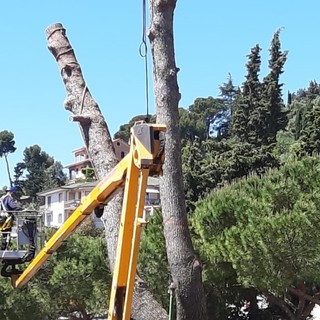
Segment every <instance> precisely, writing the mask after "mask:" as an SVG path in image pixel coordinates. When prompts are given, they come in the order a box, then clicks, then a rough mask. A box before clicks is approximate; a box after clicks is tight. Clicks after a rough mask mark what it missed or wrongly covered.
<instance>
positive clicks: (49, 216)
mask: <svg viewBox="0 0 320 320" xmlns="http://www.w3.org/2000/svg"><path fill="white" fill-rule="evenodd" d="M51 224H52V215H51V214H47V226H48V227H51Z"/></svg>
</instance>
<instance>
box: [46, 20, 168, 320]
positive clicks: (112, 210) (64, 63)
mask: <svg viewBox="0 0 320 320" xmlns="http://www.w3.org/2000/svg"><path fill="white" fill-rule="evenodd" d="M46 36H47V41H48V48H49V50H50V51H51V53H52V54H53V56H54V57H55V59H56V61H57V63H58V66H59V70H60V72H61V76H62V79H63V82H64V85H65V88H66V91H67V98H66V101H65V108H66V109H67V110H69V111H70V112H71V113H72V114H73V116H71V120H72V121H77V122H78V123H79V127H80V131H81V134H82V137H83V140H84V142H85V146H86V147H87V150H88V153H89V155H90V157H91V159H92V164H93V167H94V169H95V173H96V175H97V178H98V179H99V180H101V179H102V178H103V177H105V176H106V175H107V174H108V173H109V172H110V171H111V170H112V168H113V167H114V166H115V165H116V163H117V161H118V160H117V158H116V155H115V153H114V148H113V144H112V138H111V136H110V133H109V130H108V127H107V124H106V122H105V119H104V117H103V116H102V114H101V111H100V109H99V106H98V104H97V103H96V102H95V101H94V99H93V98H92V96H91V94H90V92H89V89H88V87H87V85H86V83H85V81H84V79H83V76H82V71H81V68H80V65H79V64H78V62H77V59H76V57H75V54H74V51H73V49H72V47H71V44H70V43H69V40H68V38H67V36H66V31H65V29H64V28H63V26H62V24H60V23H56V24H53V25H51V26H49V27H48V28H47V30H46ZM122 200H123V193H122V192H119V193H117V194H116V195H115V197H114V198H113V199H112V200H111V201H110V202H109V204H108V205H107V207H106V208H105V211H104V215H103V217H102V219H104V222H105V234H106V242H107V248H108V257H109V262H110V268H111V270H113V268H114V262H115V257H116V249H117V239H118V231H119V218H120V214H121V207H122ZM137 281H138V282H139V284H140V285H139V288H138V289H136V290H135V294H134V301H133V305H132V316H133V318H134V319H137V320H153V319H154V320H156V319H157V320H162V319H163V320H164V319H167V313H166V311H165V310H164V309H163V308H162V307H161V306H160V305H159V303H158V302H157V301H155V300H154V298H153V297H152V295H151V293H150V292H148V290H147V288H146V286H145V285H142V284H143V281H142V280H141V279H138V278H137Z"/></svg>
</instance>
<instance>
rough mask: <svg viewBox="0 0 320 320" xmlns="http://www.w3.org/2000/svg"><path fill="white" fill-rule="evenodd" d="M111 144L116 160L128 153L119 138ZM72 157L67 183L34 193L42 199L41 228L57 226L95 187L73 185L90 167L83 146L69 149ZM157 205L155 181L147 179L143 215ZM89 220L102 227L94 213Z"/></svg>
mask: <svg viewBox="0 0 320 320" xmlns="http://www.w3.org/2000/svg"><path fill="white" fill-rule="evenodd" d="M113 145H114V149H115V152H116V155H117V156H118V158H119V160H121V158H123V157H124V156H125V155H126V154H127V153H128V151H129V145H128V144H127V143H126V142H124V141H123V140H121V139H116V140H114V141H113ZM73 154H74V163H72V164H70V165H68V166H66V168H68V170H69V183H68V184H67V185H65V186H61V187H59V188H55V189H52V190H46V191H43V192H39V193H38V195H39V196H40V197H44V205H43V206H42V207H41V208H40V209H41V210H43V211H44V218H45V219H44V225H45V226H46V227H54V228H58V227H60V226H61V225H62V224H63V223H64V222H65V221H66V219H67V218H68V217H69V216H70V214H71V213H72V212H73V211H74V210H75V209H76V207H77V206H78V205H79V204H80V202H81V201H82V200H83V198H84V197H85V196H87V195H88V194H89V193H90V191H91V190H92V189H93V188H94V187H95V186H96V185H97V182H96V181H91V182H76V181H81V180H84V179H83V178H84V176H83V174H82V172H81V170H82V169H84V168H92V165H91V159H90V158H89V156H88V153H87V150H86V148H85V147H82V148H79V149H76V150H73ZM79 179H80V180H79ZM159 206H160V193H159V179H158V178H155V177H149V178H148V185H147V190H146V199H145V214H146V215H151V214H152V213H153V210H154V208H155V207H159ZM91 217H92V219H93V220H94V224H95V225H96V226H97V227H102V221H101V219H98V218H97V217H96V216H95V215H94V214H92V215H91Z"/></svg>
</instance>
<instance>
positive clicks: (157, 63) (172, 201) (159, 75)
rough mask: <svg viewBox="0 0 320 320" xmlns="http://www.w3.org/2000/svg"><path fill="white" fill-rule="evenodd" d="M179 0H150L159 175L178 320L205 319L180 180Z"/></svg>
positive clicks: (199, 271)
mask: <svg viewBox="0 0 320 320" xmlns="http://www.w3.org/2000/svg"><path fill="white" fill-rule="evenodd" d="M175 5H176V0H150V12H151V17H150V21H151V25H150V29H149V34H148V36H149V40H150V43H151V51H152V58H153V76H154V91H155V99H156V112H157V122H158V123H163V124H166V125H167V133H166V144H165V155H166V159H165V164H164V168H163V177H162V178H161V179H160V194H161V208H162V215H163V226H164V236H165V238H166V247H167V255H168V261H169V264H170V269H171V275H172V280H173V285H174V286H175V287H176V290H175V292H176V305H177V319H178V320H182V319H194V320H200V319H207V312H206V301H205V300H206V299H205V293H204V289H203V285H202V279H201V271H202V270H201V265H200V262H199V260H198V258H197V257H196V255H195V252H194V249H193V245H192V242H191V236H190V232H189V229H188V222H187V215H186V207H185V197H184V189H183V181H182V164H181V145H180V137H179V111H178V103H179V100H180V93H179V88H178V83H177V72H178V71H179V69H178V68H177V67H176V63H175V55H174V41H173V15H174V9H175Z"/></svg>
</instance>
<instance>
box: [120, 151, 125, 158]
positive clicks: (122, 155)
mask: <svg viewBox="0 0 320 320" xmlns="http://www.w3.org/2000/svg"><path fill="white" fill-rule="evenodd" d="M124 156H125V154H124V151H121V155H120V157H121V159H123V158H124Z"/></svg>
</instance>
